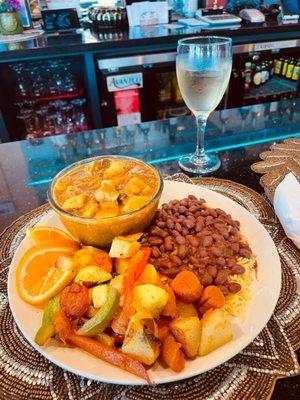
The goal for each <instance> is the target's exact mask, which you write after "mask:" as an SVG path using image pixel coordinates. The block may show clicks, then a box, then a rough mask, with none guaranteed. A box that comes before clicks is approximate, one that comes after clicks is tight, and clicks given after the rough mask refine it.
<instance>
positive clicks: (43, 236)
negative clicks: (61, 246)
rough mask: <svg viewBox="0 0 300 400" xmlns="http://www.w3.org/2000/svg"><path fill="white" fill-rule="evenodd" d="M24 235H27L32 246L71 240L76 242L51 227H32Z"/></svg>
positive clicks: (66, 234)
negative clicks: (53, 241)
mask: <svg viewBox="0 0 300 400" xmlns="http://www.w3.org/2000/svg"><path fill="white" fill-rule="evenodd" d="M26 235H28V236H29V237H30V239H31V241H32V242H33V243H34V244H39V243H45V242H49V241H52V240H62V239H63V240H71V241H74V240H75V241H76V239H74V238H73V237H72V236H71V235H69V234H68V233H67V232H65V231H62V230H61V229H58V228H54V227H52V226H34V227H32V228H28V229H27V232H26Z"/></svg>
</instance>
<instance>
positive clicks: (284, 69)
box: [282, 61, 288, 75]
mask: <svg viewBox="0 0 300 400" xmlns="http://www.w3.org/2000/svg"><path fill="white" fill-rule="evenodd" d="M287 66H288V63H287V61H286V62H285V63H284V64H283V68H282V75H285V74H286V70H287Z"/></svg>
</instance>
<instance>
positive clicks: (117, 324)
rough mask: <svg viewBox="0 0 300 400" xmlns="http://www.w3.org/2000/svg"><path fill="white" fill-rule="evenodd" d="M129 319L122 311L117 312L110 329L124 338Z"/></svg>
mask: <svg viewBox="0 0 300 400" xmlns="http://www.w3.org/2000/svg"><path fill="white" fill-rule="evenodd" d="M128 323H129V318H127V316H126V314H125V313H124V311H123V310H122V309H120V310H119V311H118V312H117V315H116V316H115V317H114V319H113V320H112V321H111V329H112V330H113V331H114V332H115V333H116V334H118V335H121V336H125V333H126V330H127V326H128Z"/></svg>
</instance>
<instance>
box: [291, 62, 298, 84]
mask: <svg viewBox="0 0 300 400" xmlns="http://www.w3.org/2000/svg"><path fill="white" fill-rule="evenodd" d="M299 77H300V60H298V62H297V64H295V67H294V70H293V74H292V80H293V81H297V80H298V79H299Z"/></svg>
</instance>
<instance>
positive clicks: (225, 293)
mask: <svg viewBox="0 0 300 400" xmlns="http://www.w3.org/2000/svg"><path fill="white" fill-rule="evenodd" d="M217 287H218V288H219V289H221V290H222V292H223V294H224V296H227V295H228V294H229V290H228V288H227V286H224V285H217Z"/></svg>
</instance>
